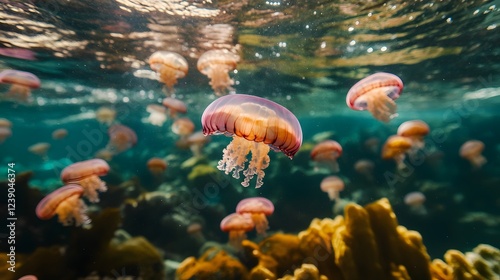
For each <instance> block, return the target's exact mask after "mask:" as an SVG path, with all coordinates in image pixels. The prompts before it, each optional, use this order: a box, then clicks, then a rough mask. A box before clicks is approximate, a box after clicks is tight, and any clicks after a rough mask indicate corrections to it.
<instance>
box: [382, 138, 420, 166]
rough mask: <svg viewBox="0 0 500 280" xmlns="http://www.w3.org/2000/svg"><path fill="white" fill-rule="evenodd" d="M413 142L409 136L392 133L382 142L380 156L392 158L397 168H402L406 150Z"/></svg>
mask: <svg viewBox="0 0 500 280" xmlns="http://www.w3.org/2000/svg"><path fill="white" fill-rule="evenodd" d="M412 145H413V143H412V141H411V139H410V138H407V137H403V136H399V135H392V136H390V137H389V138H387V140H386V141H385V143H384V146H383V147H382V158H383V159H394V161H395V162H396V165H397V167H398V169H400V170H403V169H405V168H406V164H405V163H404V160H405V158H406V155H405V154H406V152H408V151H409V150H410V149H411V147H412Z"/></svg>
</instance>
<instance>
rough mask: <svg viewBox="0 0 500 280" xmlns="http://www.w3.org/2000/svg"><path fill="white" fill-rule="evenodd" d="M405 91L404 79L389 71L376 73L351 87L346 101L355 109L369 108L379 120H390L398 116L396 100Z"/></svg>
mask: <svg viewBox="0 0 500 280" xmlns="http://www.w3.org/2000/svg"><path fill="white" fill-rule="evenodd" d="M402 91H403V81H401V79H400V78H399V77H398V76H396V75H394V74H389V73H383V72H380V73H375V74H373V75H370V76H368V77H366V78H364V79H362V80H360V81H359V82H357V83H356V84H355V85H354V86H352V87H351V89H350V90H349V92H348V93H347V97H346V103H347V106H349V108H351V109H353V110H368V111H370V113H372V115H373V117H375V118H376V119H377V120H380V121H383V122H388V121H389V120H391V119H392V118H394V117H396V116H397V114H396V102H394V100H396V99H398V98H399V96H400V95H401V92H402Z"/></svg>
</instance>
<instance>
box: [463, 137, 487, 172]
mask: <svg viewBox="0 0 500 280" xmlns="http://www.w3.org/2000/svg"><path fill="white" fill-rule="evenodd" d="M483 150H484V143H483V142H482V141H479V140H469V141H467V142H465V143H464V144H462V146H461V147H460V151H459V153H460V156H461V157H462V158H464V159H466V160H468V161H469V162H470V163H471V165H472V167H474V169H479V168H481V166H483V165H484V164H485V163H486V162H487V160H486V158H485V157H484V156H483V155H482V152H483Z"/></svg>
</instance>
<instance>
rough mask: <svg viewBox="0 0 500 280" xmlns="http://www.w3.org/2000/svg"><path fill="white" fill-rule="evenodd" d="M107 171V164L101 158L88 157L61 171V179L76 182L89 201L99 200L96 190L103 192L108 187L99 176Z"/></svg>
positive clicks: (70, 182)
mask: <svg viewBox="0 0 500 280" xmlns="http://www.w3.org/2000/svg"><path fill="white" fill-rule="evenodd" d="M108 172H109V165H108V163H107V162H106V161H104V160H102V159H98V158H96V159H89V160H84V161H80V162H76V163H73V164H72V165H69V166H67V167H66V168H64V169H63V170H62V172H61V180H62V181H63V182H64V183H65V184H78V185H80V186H81V187H82V188H83V190H84V196H85V197H87V198H88V199H89V201H90V202H99V195H98V193H97V191H100V192H105V191H106V190H107V189H108V188H107V187H106V183H105V182H104V181H102V180H101V179H100V178H99V176H104V175H106V174H108Z"/></svg>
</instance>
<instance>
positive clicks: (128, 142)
mask: <svg viewBox="0 0 500 280" xmlns="http://www.w3.org/2000/svg"><path fill="white" fill-rule="evenodd" d="M108 135H109V143H108V144H107V145H106V149H107V150H109V151H111V152H113V153H114V154H117V153H121V152H123V151H126V150H128V149H130V148H131V147H133V146H135V144H137V134H135V132H134V131H133V130H132V129H131V128H130V127H128V126H125V125H121V124H114V125H112V126H111V127H109V129H108Z"/></svg>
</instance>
